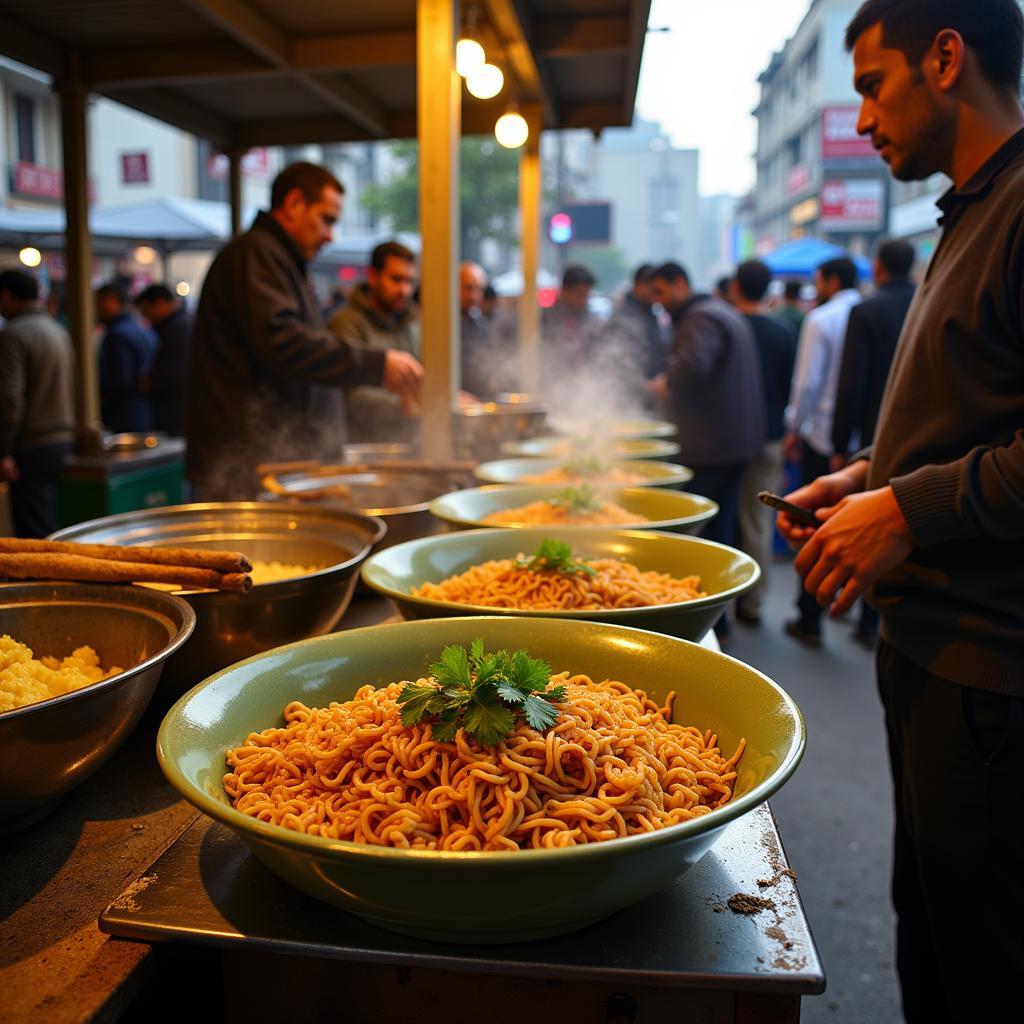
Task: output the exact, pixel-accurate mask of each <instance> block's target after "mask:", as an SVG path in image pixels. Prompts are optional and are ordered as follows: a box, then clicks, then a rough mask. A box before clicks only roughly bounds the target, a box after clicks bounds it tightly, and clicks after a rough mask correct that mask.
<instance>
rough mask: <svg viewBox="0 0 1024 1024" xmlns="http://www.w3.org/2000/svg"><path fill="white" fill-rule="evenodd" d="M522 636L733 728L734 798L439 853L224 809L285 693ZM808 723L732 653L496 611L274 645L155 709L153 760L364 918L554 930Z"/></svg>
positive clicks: (747, 806) (277, 858)
mask: <svg viewBox="0 0 1024 1024" xmlns="http://www.w3.org/2000/svg"><path fill="white" fill-rule="evenodd" d="M476 637H480V638H482V639H483V641H484V643H485V645H486V647H487V648H488V649H489V650H493V649H501V648H506V649H509V650H516V649H517V648H520V647H528V648H529V650H530V651H531V653H532V654H533V655H534V656H536V657H541V658H544V659H546V660H547V661H548V662H549V663H550V664H551V667H552V669H553V670H555V671H559V670H562V669H571V670H572V671H574V672H585V673H587V674H588V675H590V676H592V677H595V678H597V679H606V678H611V679H621V680H623V681H626V682H629V683H632V684H634V685H636V686H638V687H641V688H643V689H645V690H647V692H648V693H649V694H650V695H651V696H652V697H654V698H655V699H657V700H662V699H664V698H666V697H667V695H668V693H669V691H671V690H675V691H676V693H677V694H678V699H677V700H676V702H675V712H676V716H677V721H680V722H685V723H687V724H692V725H696V726H698V727H700V728H711V729H714V730H715V731H716V732H717V733H718V735H719V737H720V743H721V746H722V749H723V750H729V751H732V750H733V749H735V747H736V745H737V744H738V743H739V741H740V739H742V738H746V741H747V747H746V750H745V752H744V754H743V757H742V759H741V760H740V762H739V777H738V779H737V784H736V790H735V795H734V797H733V799H732V801H731V802H730V803H729V804H727V805H726V806H725V807H722V808H720V809H718V810H716V811H713V812H712V813H710V814H707V815H704V816H702V817H700V818H695V819H693V820H691V821H687V822H683V823H682V824H679V825H673V826H672V827H670V828H667V829H662V830H660V831H657V832H650V833H647V834H645V835H637V836H628V837H626V838H624V839H614V840H610V841H607V842H602V843H593V844H590V845H585V846H579V847H570V848H565V849H554V850H523V851H517V852H509V853H448V852H433V851H429V850H396V849H383V848H380V847H376V846H369V845H365V844H360V843H351V842H341V841H337V840H330V839H323V838H321V837H319V836H310V835H305V834H300V833H298V832H293V831H290V830H288V829H284V828H281V827H279V826H277V825H271V824H267V823H264V822H260V821H257V820H256V819H254V818H251V817H249V816H248V815H245V814H241V813H240V812H238V811H236V810H234V808H232V807H231V806H230V805H229V803H228V800H227V797H226V796H225V794H224V789H223V784H222V779H223V775H224V770H225V767H224V756H225V752H226V751H227V750H229V749H231V748H233V747H236V746H238V745H240V744H241V743H242V742H243V741H244V740H245V738H246V737H247V736H248V735H249V733H250V732H253V731H257V730H262V729H266V728H269V727H272V726H277V725H280V724H282V711H283V709H284V707H285V705H286V704H287V703H288V702H289V701H291V700H295V699H298V700H302V701H304V702H306V703H307V704H310V705H321V706H322V705H323V704H325V703H326V702H329V701H332V700H337V701H344V700H347V699H349V698H351V697H352V695H353V694H354V693H355V691H356V689H358V687H359V686H361V685H363V684H366V683H372V684H376V685H380V684H385V683H388V682H391V681H395V680H403V679H415V678H417V676H420V675H422V674H423V673H424V672H425V671H426V668H427V666H428V664H429V663H430V662H431V661H433V660H435V659H436V658H437V656H438V654H439V653H440V651H441V649H442V648H443V647H444V646H445V645H446V644H451V643H459V644H463V645H468V644H469V643H470V642H471V641H472V640H473V639H474V638H476ZM804 743H805V738H804V725H803V719H802V718H801V716H800V712H799V710H798V709H797V707H796V705H795V704H794V703H793V701H792V699H791V698H790V697H789V696H787V694H785V693H784V692H783V691H782V690H781V689H780V688H779V687H778V686H777V685H776V684H775V683H773V682H772V681H771V680H770V679H768V678H767V677H765V676H763V675H762V674H761V673H760V672H757V671H756V670H754V669H752V668H749V667H748V666H746V665H744V664H742V663H741V662H738V661H735V660H734V659H732V658H729V657H726V656H725V655H723V654H718V653H715V652H713V651H709V650H707V649H705V648H703V647H700V646H698V645H697V644H691V643H687V642H686V641H684V640H676V639H673V638H671V637H666V636H661V635H659V634H656V633H647V632H644V631H643V630H636V629H627V628H625V627H622V626H607V625H604V624H603V623H598V622H573V623H565V622H556V621H552V620H550V619H537V618H533V619H530V618H527V619H518V618H517V619H513V618H506V619H502V618H497V617H493V616H491V617H480V618H463V619H430V620H425V621H420V622H401V623H397V624H394V625H386V626H373V627H370V628H367V629H355V630H350V631H348V632H344V633H335V634H332V635H330V636H323V637H315V638H312V639H309V640H302V641H300V642H299V643H295V644H290V645H289V646H287V647H279V648H277V649H276V650H273V651H267V652H266V653H264V654H260V655H257V656H256V657H255V658H250V659H248V660H247V661H243V662H240V663H239V664H237V665H232V666H231V667H230V668H227V669H224V670H223V671H222V672H218V673H217V674H216V675H214V676H211V677H210V678H209V679H207V680H206V681H205V682H203V683H201V684H200V685H199V686H197V687H196V688H195V689H193V690H191V691H190V692H189V693H187V694H186V695H185V696H184V697H182V699H181V700H179V701H178V703H177V704H175V706H174V707H173V708H172V709H171V711H170V712H169V714H168V715H167V717H166V718H165V719H164V721H163V724H162V726H161V728H160V734H159V737H158V739H157V755H158V757H159V759H160V765H161V767H162V768H163V770H164V772H165V773H166V775H167V777H168V779H169V780H170V781H171V783H172V784H173V785H174V786H175V787H176V788H177V789H178V790H179V791H180V792H181V793H182V795H183V796H184V797H186V799H188V800H189V801H191V802H192V803H193V804H194V805H195V806H196V807H198V808H199V810H201V811H203V812H204V813H206V814H208V815H210V816H211V817H213V818H216V819H217V820H218V821H222V822H224V823H225V824H226V825H228V826H230V827H231V828H232V829H234V830H235V831H236V832H237V833H238V835H239V836H240V837H241V838H242V839H243V840H244V841H245V842H246V843H247V844H248V845H249V847H250V848H251V850H252V851H253V853H254V854H255V855H256V856H257V857H258V858H259V859H260V860H261V861H263V863H264V864H266V865H267V867H269V868H270V869H271V870H272V871H274V872H275V873H277V874H278V875H280V876H281V877H282V878H284V879H285V880H286V881H288V882H290V883H291V884H292V885H294V886H296V887H297V888H299V889H301V890H302V891H303V892H305V893H307V894H308V895H310V896H312V897H314V898H316V899H319V900H323V901H324V902H326V903H330V904H333V905H334V906H337V907H340V908H342V909H343V910H348V911H351V912H352V913H354V914H357V915H358V916H359V917H362V918H365V919H366V920H367V921H370V922H372V923H373V924H376V925H379V926H381V927H383V928H388V929H391V930H392V931H397V932H402V933H403V934H407V935H414V936H418V937H420V938H426V939H438V940H442V941H456V942H472V943H479V942H514V941H522V940H526V939H535V938H542V937H546V936H550V935H558V934H561V933H564V932H568V931H572V930H574V929H576V928H581V927H584V926H585V925H588V924H592V923H594V922H596V921H599V920H601V919H602V918H604V917H607V916H608V915H609V914H611V913H614V912H615V911H616V910H620V909H621V908H623V907H626V906H629V905H630V904H632V903H636V902H637V901H639V900H642V899H644V898H645V897H647V896H650V895H652V894H653V893H656V892H658V891H659V890H660V889H663V888H664V887H665V886H666V885H668V884H669V883H671V882H672V881H673V880H674V879H675V878H676V877H677V876H678V875H680V874H682V873H683V872H684V871H686V870H687V869H688V868H689V867H690V866H692V865H693V864H695V863H696V862H697V861H698V860H699V859H700V858H701V857H702V856H703V855H704V854H705V853H706V852H707V851H708V850H709V849H710V848H711V846H712V844H713V843H714V842H715V840H716V839H717V838H718V836H719V834H720V833H721V830H722V828H723V827H724V826H725V825H727V824H728V823H729V822H730V821H732V820H733V819H734V818H738V817H739V816H740V815H741V814H745V813H746V812H747V811H750V810H752V809H753V808H754V807H757V806H758V805H759V804H761V803H762V802H763V801H764V800H766V799H767V798H768V797H769V796H771V794H772V793H774V792H775V791H776V790H777V789H778V788H779V787H780V786H781V785H782V784H783V783H784V782H785V781H786V779H788V778H789V776H790V775H791V774H792V773H793V771H794V770H795V769H796V766H797V763H798V762H799V760H800V757H801V755H802V754H803V749H804Z"/></svg>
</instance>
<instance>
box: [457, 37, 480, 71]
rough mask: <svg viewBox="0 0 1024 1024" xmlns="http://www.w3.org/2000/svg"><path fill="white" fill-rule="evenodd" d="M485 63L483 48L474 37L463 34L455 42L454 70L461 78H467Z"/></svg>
mask: <svg viewBox="0 0 1024 1024" xmlns="http://www.w3.org/2000/svg"><path fill="white" fill-rule="evenodd" d="M486 63H487V56H486V54H485V53H484V48H483V47H482V46H481V45H480V44H479V43H478V42H477V41H476V40H475V39H471V38H470V37H469V36H464V37H463V38H462V39H460V40H459V41H458V42H457V43H456V44H455V70H456V71H458V73H459V74H460V75H461V76H462V77H463V78H468V77H469V76H470V75H471V74H473V72H474V71H476V70H477V69H478V68H482V67H483V66H484V64H486Z"/></svg>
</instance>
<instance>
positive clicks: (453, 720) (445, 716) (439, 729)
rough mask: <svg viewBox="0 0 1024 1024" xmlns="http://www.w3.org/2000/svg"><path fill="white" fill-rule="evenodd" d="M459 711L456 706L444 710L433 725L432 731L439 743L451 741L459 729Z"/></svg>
mask: <svg viewBox="0 0 1024 1024" xmlns="http://www.w3.org/2000/svg"><path fill="white" fill-rule="evenodd" d="M457 715H458V712H457V711H456V710H455V709H454V708H449V709H448V710H447V711H443V712H442V713H441V715H440V717H439V718H438V719H437V721H436V722H434V723H433V724H432V725H431V727H430V730H431V733H432V735H433V737H434V739H435V740H437V742H438V743H451V741H452V740H454V739H455V734H456V733H457V732H458V731H459V720H458V717H457Z"/></svg>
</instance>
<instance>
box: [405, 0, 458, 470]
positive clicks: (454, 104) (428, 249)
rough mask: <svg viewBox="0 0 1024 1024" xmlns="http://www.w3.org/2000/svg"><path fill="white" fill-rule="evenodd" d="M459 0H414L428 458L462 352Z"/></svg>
mask: <svg viewBox="0 0 1024 1024" xmlns="http://www.w3.org/2000/svg"><path fill="white" fill-rule="evenodd" d="M460 6H461V5H460V2H459V0H417V4H416V78H417V128H418V134H419V147H420V160H419V168H420V238H421V239H422V240H423V241H422V255H421V257H420V280H421V282H422V295H423V301H422V303H421V325H422V327H421V332H420V337H421V342H422V357H423V367H424V374H425V379H424V382H423V418H422V436H423V440H422V449H423V456H424V457H425V458H427V459H430V460H435V459H436V460H446V459H450V458H452V456H453V454H454V444H453V436H452V435H453V420H452V410H453V408H454V407H455V400H456V390H457V383H458V379H459V363H460V353H461V341H460V337H459V335H460V320H459V305H458V286H457V278H458V275H457V266H458V259H459V248H458V246H459V235H460V231H459V138H460V135H461V103H462V94H461V80H460V78H459V76H458V75H457V74H456V73H455V33H456V31H457V30H458V28H459V26H460V23H461V11H460Z"/></svg>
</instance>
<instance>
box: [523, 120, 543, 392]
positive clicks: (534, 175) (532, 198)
mask: <svg viewBox="0 0 1024 1024" xmlns="http://www.w3.org/2000/svg"><path fill="white" fill-rule="evenodd" d="M523 116H524V117H525V118H526V121H527V124H529V126H530V135H529V138H528V139H527V140H526V144H525V145H524V146H523V148H522V152H521V154H520V157H519V252H520V265H521V267H522V271H523V293H522V295H521V296H520V297H519V380H520V387H521V388H522V389H523V391H527V392H530V393H531V394H536V392H537V389H538V387H539V386H540V307H539V306H538V305H537V268H538V264H539V259H540V200H541V173H540V133H541V127H542V121H541V118H540V116H539V113H534V114H530V113H527V112H525V111H524V112H523Z"/></svg>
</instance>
